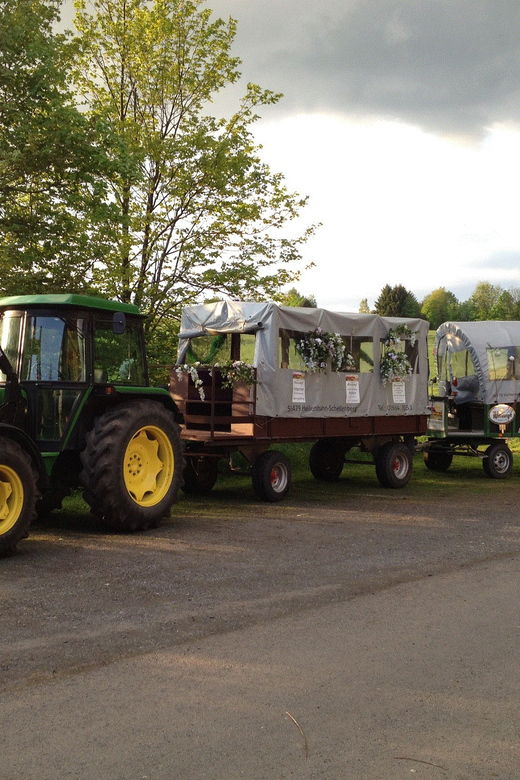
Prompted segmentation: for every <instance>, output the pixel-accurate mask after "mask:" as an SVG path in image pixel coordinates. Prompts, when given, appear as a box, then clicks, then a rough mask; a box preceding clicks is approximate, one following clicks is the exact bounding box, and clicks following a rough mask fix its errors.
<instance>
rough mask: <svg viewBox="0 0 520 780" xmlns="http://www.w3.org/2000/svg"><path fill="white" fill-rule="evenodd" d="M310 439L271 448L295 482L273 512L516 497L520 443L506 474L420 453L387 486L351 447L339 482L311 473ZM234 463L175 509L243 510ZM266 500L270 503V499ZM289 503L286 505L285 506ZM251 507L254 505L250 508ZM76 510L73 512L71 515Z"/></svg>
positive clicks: (241, 480) (246, 492)
mask: <svg viewBox="0 0 520 780" xmlns="http://www.w3.org/2000/svg"><path fill="white" fill-rule="evenodd" d="M310 447H311V444H310V443H303V444H284V445H275V447H273V449H275V448H276V449H279V450H280V451H282V452H283V453H284V454H285V455H287V457H288V458H289V460H290V462H291V468H292V486H291V490H290V493H289V495H288V496H287V498H286V499H285V501H283V502H281V503H280V504H272V505H270V506H271V510H270V511H272V512H281V513H283V512H284V511H286V510H288V509H289V507H290V506H293V505H294V504H295V503H296V504H298V503H309V504H310V505H313V506H317V505H322V506H326V505H331V506H338V507H341V506H344V507H345V508H348V505H349V501H353V500H355V499H364V498H365V497H370V498H371V499H373V497H374V496H375V497H379V498H380V499H383V500H385V501H388V502H389V503H391V502H394V503H395V501H410V500H413V501H417V502H418V503H420V504H423V505H424V507H425V511H426V509H427V507H428V505H429V504H433V502H436V501H441V502H443V503H446V506H447V507H449V501H450V497H451V498H452V499H460V498H461V497H462V498H464V497H466V498H467V500H468V501H474V500H475V499H476V500H478V496H479V495H483V496H484V495H488V494H492V495H493V494H496V495H497V501H498V500H499V499H498V497H500V500H502V499H504V500H507V501H508V502H512V501H516V500H517V493H518V487H519V484H518V483H519V475H520V447H519V446H518V445H517V444H516V442H515V446H514V447H513V446H512V447H511V449H513V451H514V453H515V454H514V468H513V473H512V475H511V476H510V477H509V478H508V479H506V480H494V479H489V478H487V477H486V476H485V475H484V472H483V469H482V462H481V460H480V458H470V457H464V456H455V457H454V459H453V464H452V466H451V467H450V468H449V470H448V471H447V472H432V471H429V470H428V469H427V468H426V466H425V465H424V461H423V456H422V455H421V454H420V453H418V454H417V455H416V456H415V458H414V466H413V473H412V478H411V480H410V482H409V484H408V485H406V486H405V487H404V488H403V489H401V490H385V488H383V487H381V485H380V484H379V482H378V480H377V478H376V474H375V468H374V465H373V462H372V459H371V457H370V456H369V455H367V454H363V453H359V452H358V450H352V451H351V452H350V453H348V456H347V457H348V459H349V461H351V460H355V459H356V458H357V459H358V460H359V463H357V464H356V463H351V462H349V463H347V464H346V465H345V467H344V469H343V473H342V475H341V477H340V479H339V480H338V481H337V482H333V483H326V482H319V481H317V480H315V479H314V478H313V476H312V475H311V473H310V470H309V465H308V464H309V451H310ZM234 465H235V467H240V468H241V469H242V470H241V471H238V472H236V471H235V472H232V471H231V470H230V468H229V465H228V463H227V462H226V461H225V460H222V461H221V462H220V472H221V473H220V474H219V478H218V480H217V484H216V485H215V488H214V489H213V491H212V492H211V493H210V494H209V495H208V496H204V497H199V498H197V497H187V496H185V495H184V494H183V493H182V492H181V495H180V503H179V505H178V506H177V507H175V508H174V510H173V515H174V516H175V515H187V516H193V517H195V516H200V517H206V516H209V515H211V514H216V515H218V516H221V515H222V516H228V515H230V514H231V513H232V512H233V510H234V509H235V510H236V511H240V512H243V511H244V510H246V511H247V510H248V508H249V507H250V506H252V505H254V504H255V503H256V504H257V503H258V500H257V499H256V498H255V496H254V494H253V490H252V487H251V474H250V468H249V467H248V465H247V463H246V462H245V460H243V459H241V458H240V457H237V458H234ZM266 506H267V505H266ZM284 507H285V509H284ZM252 511H253V510H252ZM88 512H89V508H88V506H87V504H86V503H85V502H84V501H83V499H82V497H81V493H80V492H79V491H78V492H75V493H74V494H73V495H72V496H70V497H68V498H67V499H65V501H64V502H63V510H62V512H61V513H55V515H53V516H55V517H56V520H58V521H59V516H60V515H61V516H62V518H63V520H64V525H67V526H69V525H70V520H73V518H74V517H76V519H77V524H78V527H82V526H83V525H84V523H85V516H86V515H88ZM71 516H72V517H71Z"/></svg>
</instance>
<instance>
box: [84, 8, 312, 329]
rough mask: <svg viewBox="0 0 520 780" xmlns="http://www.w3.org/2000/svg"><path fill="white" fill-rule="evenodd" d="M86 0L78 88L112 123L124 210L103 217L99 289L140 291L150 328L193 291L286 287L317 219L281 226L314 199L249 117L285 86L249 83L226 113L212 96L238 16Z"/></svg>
mask: <svg viewBox="0 0 520 780" xmlns="http://www.w3.org/2000/svg"><path fill="white" fill-rule="evenodd" d="M90 5H92V6H93V8H94V10H95V14H94V15H92V14H90V13H87V10H86V7H87V4H86V2H85V0H78V2H77V3H76V7H77V9H78V13H77V17H76V20H75V24H76V27H77V29H78V31H79V36H78V38H77V41H76V43H77V55H76V57H77V60H76V61H77V68H76V70H75V73H74V77H75V81H76V85H77V88H78V91H79V92H80V94H81V95H82V97H83V99H84V101H85V108H86V113H87V116H88V117H89V118H91V119H92V120H93V121H95V123H96V124H97V125H98V126H102V127H103V128H104V135H103V145H104V147H105V148H106V149H107V150H108V153H109V155H110V157H111V160H112V162H113V166H114V173H113V174H112V175H111V176H110V179H109V182H108V183H109V187H110V197H109V198H108V199H107V205H108V204H109V203H114V204H115V205H116V208H117V214H116V215H115V217H114V215H113V214H109V218H108V219H107V220H106V222H105V224H104V225H103V226H102V227H100V226H99V225H98V226H95V227H94V228H93V229H94V230H95V232H96V234H97V236H98V240H99V241H100V242H107V243H109V242H110V241H111V243H112V246H111V248H110V250H109V251H108V252H107V253H106V254H105V255H104V256H103V257H98V258H97V263H96V268H95V273H94V275H93V282H94V284H95V286H96V288H97V289H99V290H100V291H102V292H103V293H106V294H107V295H110V296H113V297H117V298H119V299H120V300H123V301H131V302H133V303H135V304H137V305H138V306H139V307H140V308H141V310H143V311H144V312H145V313H147V314H148V315H149V317H148V327H149V332H150V333H153V332H154V331H155V329H157V328H159V326H160V323H161V320H162V319H164V318H168V317H173V318H178V315H179V309H180V307H181V306H182V305H185V304H190V303H193V302H196V301H199V300H201V299H203V298H204V297H209V296H212V295H213V296H214V295H216V294H217V295H220V296H222V295H224V296H229V297H231V298H247V299H251V298H253V299H255V298H259V297H276V296H277V295H278V294H279V292H280V290H281V289H282V288H283V287H284V286H285V285H286V284H287V283H288V282H291V281H293V280H295V279H297V278H298V273H297V272H295V271H292V270H291V266H292V264H293V263H294V262H295V261H299V260H300V259H301V255H300V247H301V245H302V243H303V242H304V241H306V240H307V238H308V237H309V236H310V235H311V234H312V232H313V228H310V229H308V230H307V231H305V233H304V234H303V235H301V236H297V237H296V238H293V239H289V238H287V237H285V236H283V235H282V234H281V228H282V227H283V226H285V224H286V223H287V222H288V221H290V220H292V219H293V218H295V217H296V216H298V214H299V211H300V209H301V208H302V207H303V206H304V205H305V202H306V199H304V198H301V197H300V196H298V195H297V194H294V193H290V192H288V190H287V189H286V188H285V186H284V183H283V177H282V176H281V174H275V173H272V172H271V171H270V170H269V168H268V166H267V165H265V164H264V163H263V162H262V161H261V159H260V157H259V154H258V151H259V150H258V148H257V147H256V146H255V144H254V141H253V137H252V135H251V131H250V127H251V125H252V123H253V122H254V121H255V120H256V119H257V118H258V115H257V111H258V110H259V108H260V107H262V106H267V105H270V104H272V103H275V102H276V101H277V100H278V99H279V98H280V95H277V94H274V93H273V92H270V91H267V90H262V89H260V87H258V86H256V85H254V84H249V85H248V87H247V91H246V94H245V96H244V97H243V99H242V100H241V102H240V105H239V107H238V110H237V111H236V113H235V114H233V116H231V117H230V118H228V119H218V118H216V117H213V116H211V115H210V114H209V112H208V108H209V106H210V103H211V100H212V98H213V97H214V96H215V95H216V94H217V93H218V92H219V91H220V90H222V89H223V88H224V87H225V86H227V85H229V84H233V83H235V82H236V81H237V80H238V78H239V75H240V74H239V71H238V67H239V64H240V62H239V60H238V59H237V58H236V57H233V56H231V45H232V43H233V39H234V36H235V29H236V24H235V21H234V20H231V19H230V20H229V21H228V22H227V23H226V22H224V21H222V20H221V19H217V20H213V19H212V18H211V11H210V10H208V9H205V8H203V7H202V3H201V0H193V1H191V0H152V2H148V1H147V0H93V2H92V3H91V4H90Z"/></svg>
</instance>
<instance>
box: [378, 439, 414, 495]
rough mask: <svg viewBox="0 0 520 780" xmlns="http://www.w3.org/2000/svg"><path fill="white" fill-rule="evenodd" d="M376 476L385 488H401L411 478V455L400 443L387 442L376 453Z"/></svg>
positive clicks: (404, 445)
mask: <svg viewBox="0 0 520 780" xmlns="http://www.w3.org/2000/svg"><path fill="white" fill-rule="evenodd" d="M375 460H376V476H377V478H378V480H379V482H380V483H381V485H382V486H383V487H385V488H393V489H396V488H402V487H404V486H405V485H407V484H408V482H409V481H410V477H411V476H412V454H411V452H410V450H409V449H408V447H407V446H406V444H403V442H401V441H389V442H387V443H386V444H383V446H382V447H381V448H380V449H379V450H378V452H377V453H376V458H375Z"/></svg>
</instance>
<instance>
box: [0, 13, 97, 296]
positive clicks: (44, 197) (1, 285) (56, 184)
mask: <svg viewBox="0 0 520 780" xmlns="http://www.w3.org/2000/svg"><path fill="white" fill-rule="evenodd" d="M60 4H61V3H60V2H59V0H45V1H43V0H0V172H1V176H0V290H1V291H2V292H3V293H14V292H36V291H58V290H59V291H63V290H80V289H85V284H86V281H85V280H86V279H88V276H89V272H90V270H91V268H92V263H93V257H94V256H95V253H96V247H95V236H94V235H93V234H92V226H94V225H95V224H96V221H97V220H98V219H99V218H104V211H105V210H106V209H107V206H106V205H105V200H106V199H105V196H104V192H103V190H104V187H103V180H102V178H101V176H100V174H101V173H102V172H103V171H104V170H105V168H104V165H105V162H106V160H105V157H104V152H103V149H102V147H100V146H99V145H98V144H97V143H96V140H95V133H94V129H93V128H92V127H91V126H90V124H89V122H88V120H87V118H86V117H85V115H84V114H82V113H81V112H80V111H79V110H78V108H77V106H76V104H75V99H74V96H73V93H72V92H71V90H70V88H69V85H68V83H67V74H68V68H69V65H70V60H69V51H68V47H67V42H66V38H65V36H64V35H57V34H55V32H54V25H55V22H56V21H57V20H58V11H59V6H60ZM108 208H110V207H109V206H108ZM86 226H88V227H89V228H90V229H86ZM97 249H98V253H99V254H101V253H102V248H101V249H100V248H99V247H98V248H97Z"/></svg>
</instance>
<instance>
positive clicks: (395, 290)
mask: <svg viewBox="0 0 520 780" xmlns="http://www.w3.org/2000/svg"><path fill="white" fill-rule="evenodd" d="M420 308H421V307H420V306H419V302H418V301H417V298H416V297H415V295H414V294H413V293H412V292H410V291H409V290H407V289H406V287H403V285H402V284H397V285H396V286H395V287H391V286H390V285H389V284H385V286H384V287H383V289H382V290H381V292H380V294H379V298H378V299H377V301H376V303H375V311H376V314H379V315H381V316H382V317H420V316H421V311H420Z"/></svg>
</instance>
